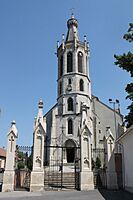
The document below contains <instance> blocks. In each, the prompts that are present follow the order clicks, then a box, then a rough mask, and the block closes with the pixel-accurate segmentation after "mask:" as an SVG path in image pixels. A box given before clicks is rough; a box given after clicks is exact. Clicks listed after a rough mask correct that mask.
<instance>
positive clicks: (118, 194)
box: [0, 190, 133, 200]
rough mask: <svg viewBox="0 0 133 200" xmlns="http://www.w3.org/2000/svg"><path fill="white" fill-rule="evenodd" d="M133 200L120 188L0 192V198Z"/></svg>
mask: <svg viewBox="0 0 133 200" xmlns="http://www.w3.org/2000/svg"><path fill="white" fill-rule="evenodd" d="M1 199H2V200H18V199H19V200H133V194H132V193H129V192H126V191H122V190H114V191H113V190H100V191H98V190H92V191H74V190H70V191H43V192H36V193H34V192H23V191H15V192H5V193H2V192H0V200H1Z"/></svg>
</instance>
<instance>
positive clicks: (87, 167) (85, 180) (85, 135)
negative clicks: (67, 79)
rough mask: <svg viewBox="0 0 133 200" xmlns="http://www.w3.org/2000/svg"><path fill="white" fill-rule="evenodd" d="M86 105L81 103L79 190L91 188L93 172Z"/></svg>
mask: <svg viewBox="0 0 133 200" xmlns="http://www.w3.org/2000/svg"><path fill="white" fill-rule="evenodd" d="M86 113H87V107H86V105H82V124H81V129H80V147H81V151H80V158H81V162H80V190H93V189H94V182H93V172H92V169H91V132H90V126H89V125H90V124H87V122H86V121H87V120H86V119H87V116H86Z"/></svg>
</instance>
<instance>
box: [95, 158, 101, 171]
mask: <svg viewBox="0 0 133 200" xmlns="http://www.w3.org/2000/svg"><path fill="white" fill-rule="evenodd" d="M95 164H96V168H97V169H99V168H100V167H101V160H100V158H99V157H97V158H96V163H95Z"/></svg>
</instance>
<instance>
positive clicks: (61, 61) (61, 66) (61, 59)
mask: <svg viewBox="0 0 133 200" xmlns="http://www.w3.org/2000/svg"><path fill="white" fill-rule="evenodd" d="M62 74H63V56H61V57H60V76H62Z"/></svg>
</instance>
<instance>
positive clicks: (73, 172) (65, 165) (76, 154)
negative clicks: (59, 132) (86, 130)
mask: <svg viewBox="0 0 133 200" xmlns="http://www.w3.org/2000/svg"><path fill="white" fill-rule="evenodd" d="M44 148H45V150H44V152H45V164H44V172H45V175H44V189H45V190H51V189H52V190H53V189H63V188H66V189H79V172H80V147H79V146H78V147H76V144H75V142H74V141H73V140H67V141H66V142H65V143H64V145H63V146H60V145H56V146H48V145H45V147H44Z"/></svg>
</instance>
